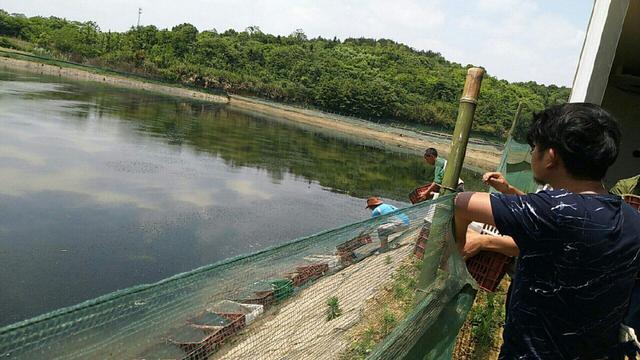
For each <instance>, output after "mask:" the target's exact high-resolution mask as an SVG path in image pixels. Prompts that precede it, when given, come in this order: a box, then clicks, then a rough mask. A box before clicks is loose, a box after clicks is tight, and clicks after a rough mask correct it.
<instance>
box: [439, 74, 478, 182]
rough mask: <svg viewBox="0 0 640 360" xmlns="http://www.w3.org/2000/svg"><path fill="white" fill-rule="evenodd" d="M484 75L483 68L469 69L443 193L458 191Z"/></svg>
mask: <svg viewBox="0 0 640 360" xmlns="http://www.w3.org/2000/svg"><path fill="white" fill-rule="evenodd" d="M483 76H484V69H482V68H470V69H469V70H468V71H467V79H466V80H465V82H464V90H463V91H462V97H461V98H460V107H459V108H458V118H457V120H456V127H455V129H454V130H453V136H452V137H451V140H452V143H451V150H450V152H449V157H448V158H447V168H446V169H445V171H444V177H443V179H442V189H441V190H440V194H441V195H444V194H449V193H453V192H455V191H456V190H455V189H456V186H457V185H458V179H459V178H460V172H461V171H462V165H463V163H464V155H465V153H466V151H467V143H468V142H469V133H470V132H471V125H472V124H473V115H474V114H475V111H476V104H477V103H478V95H479V94H480V85H481V84H482V77H483Z"/></svg>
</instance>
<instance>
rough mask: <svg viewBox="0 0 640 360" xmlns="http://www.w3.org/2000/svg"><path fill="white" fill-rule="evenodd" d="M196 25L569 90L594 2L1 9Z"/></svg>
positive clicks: (280, 1) (377, 1)
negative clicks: (381, 47) (381, 41)
mask: <svg viewBox="0 0 640 360" xmlns="http://www.w3.org/2000/svg"><path fill="white" fill-rule="evenodd" d="M139 7H140V8H142V15H141V19H140V24H141V25H155V26H157V27H158V28H171V27H172V26H175V25H178V24H182V23H185V22H187V23H190V24H193V25H195V26H196V27H197V28H198V29H199V30H201V31H202V30H210V29H216V30H218V31H219V32H222V31H224V30H227V29H230V28H232V29H236V30H244V29H245V28H247V27H248V26H258V27H260V29H261V30H262V31H263V32H265V33H270V34H275V35H288V34H290V33H292V32H293V31H295V30H296V29H302V30H304V32H305V33H306V35H307V36H308V37H309V38H313V37H317V36H322V37H324V38H333V37H337V38H339V39H345V38H348V37H369V38H385V39H392V40H394V41H397V42H401V43H404V44H406V45H409V46H411V47H412V48H414V49H417V50H431V51H435V52H439V53H441V54H442V55H443V56H444V57H445V58H446V59H448V60H450V61H454V62H457V63H460V64H462V65H466V64H473V65H476V66H482V67H484V68H485V69H486V70H487V72H488V73H489V74H491V75H493V76H496V77H498V78H500V79H506V80H508V81H529V80H533V81H536V82H538V83H542V84H547V85H549V84H556V85H563V86H571V82H572V81H573V75H574V73H575V70H576V67H577V63H578V58H579V56H580V50H581V48H582V43H583V41H584V37H585V33H586V30H587V25H588V23H589V17H590V16H591V9H592V7H593V1H592V0H561V1H558V0H473V1H463V0H394V1H388V0H351V1H349V0H268V1H267V0H224V1H223V0H182V1H175V0H101V1H87V0H65V1H56V0H0V9H4V10H6V11H8V12H9V13H21V14H24V15H26V16H36V15H39V16H57V17H63V18H67V19H69V20H78V21H89V20H92V21H95V22H96V23H97V24H98V25H99V26H100V28H101V29H102V30H103V31H107V30H111V31H126V30H128V29H129V28H130V27H131V26H132V25H135V24H136V22H137V19H138V8H139Z"/></svg>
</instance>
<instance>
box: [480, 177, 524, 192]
mask: <svg viewBox="0 0 640 360" xmlns="http://www.w3.org/2000/svg"><path fill="white" fill-rule="evenodd" d="M482 181H483V182H484V183H485V184H487V185H489V186H491V187H493V188H494V189H496V190H498V191H499V192H501V193H503V194H513V195H524V192H522V191H520V190H518V189H516V188H514V187H513V186H511V184H509V182H508V181H507V179H505V177H504V176H503V175H502V174H501V173H499V172H488V173H485V174H484V175H482Z"/></svg>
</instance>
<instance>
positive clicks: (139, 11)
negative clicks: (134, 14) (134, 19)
mask: <svg viewBox="0 0 640 360" xmlns="http://www.w3.org/2000/svg"><path fill="white" fill-rule="evenodd" d="M140 15H142V8H138V25H136V27H137V28H139V27H140Z"/></svg>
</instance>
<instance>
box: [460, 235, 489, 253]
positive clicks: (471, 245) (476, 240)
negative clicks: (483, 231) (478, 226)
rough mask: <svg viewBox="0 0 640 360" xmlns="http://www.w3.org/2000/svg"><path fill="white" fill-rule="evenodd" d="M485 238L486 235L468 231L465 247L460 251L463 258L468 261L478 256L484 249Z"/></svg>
mask: <svg viewBox="0 0 640 360" xmlns="http://www.w3.org/2000/svg"><path fill="white" fill-rule="evenodd" d="M485 238H486V236H485V235H480V234H479V233H477V232H475V231H473V230H468V231H467V241H465V243H464V247H463V248H461V249H459V250H460V255H462V258H463V259H464V260H465V261H467V260H469V258H472V257H474V256H476V255H478V253H479V252H480V251H482V250H483V249H484V240H485Z"/></svg>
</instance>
